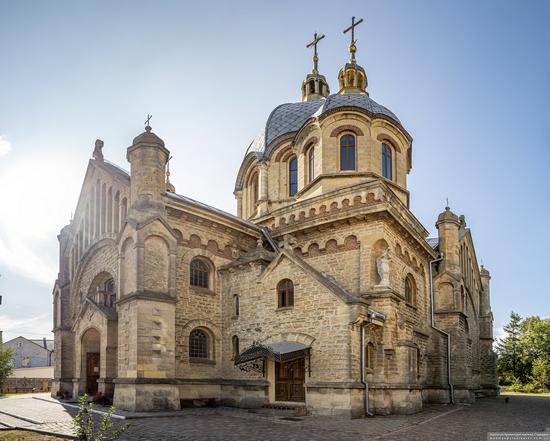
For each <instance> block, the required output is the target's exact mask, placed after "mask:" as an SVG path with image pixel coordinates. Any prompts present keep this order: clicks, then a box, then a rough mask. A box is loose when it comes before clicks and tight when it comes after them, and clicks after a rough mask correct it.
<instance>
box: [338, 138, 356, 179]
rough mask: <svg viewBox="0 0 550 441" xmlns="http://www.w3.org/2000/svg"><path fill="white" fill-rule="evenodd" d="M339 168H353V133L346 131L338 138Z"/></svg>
mask: <svg viewBox="0 0 550 441" xmlns="http://www.w3.org/2000/svg"><path fill="white" fill-rule="evenodd" d="M340 170H341V171H347V170H355V135H352V134H349V133H348V134H345V135H342V137H341V138H340Z"/></svg>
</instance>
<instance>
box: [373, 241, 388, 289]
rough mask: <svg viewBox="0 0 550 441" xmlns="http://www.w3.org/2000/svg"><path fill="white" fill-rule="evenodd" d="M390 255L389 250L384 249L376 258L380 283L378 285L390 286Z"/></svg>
mask: <svg viewBox="0 0 550 441" xmlns="http://www.w3.org/2000/svg"><path fill="white" fill-rule="evenodd" d="M390 260H391V259H390V255H389V252H388V250H387V249H386V250H384V251H382V254H380V256H378V257H377V258H376V270H377V271H378V277H380V283H378V285H376V286H390Z"/></svg>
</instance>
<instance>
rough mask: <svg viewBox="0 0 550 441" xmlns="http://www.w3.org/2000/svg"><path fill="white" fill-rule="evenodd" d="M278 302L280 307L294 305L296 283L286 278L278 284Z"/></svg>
mask: <svg viewBox="0 0 550 441" xmlns="http://www.w3.org/2000/svg"><path fill="white" fill-rule="evenodd" d="M277 303H278V307H279V308H287V307H290V306H294V283H292V280H290V279H284V280H281V281H280V282H279V284H278V285H277Z"/></svg>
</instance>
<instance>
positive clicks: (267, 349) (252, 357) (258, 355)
mask: <svg viewBox="0 0 550 441" xmlns="http://www.w3.org/2000/svg"><path fill="white" fill-rule="evenodd" d="M310 350H311V348H310V347H308V346H306V345H304V344H302V343H297V342H289V341H284V342H278V343H269V344H263V343H258V342H254V343H253V344H252V346H249V347H248V348H247V349H245V350H244V351H243V352H241V353H240V354H239V355H237V356H236V357H235V365H236V366H239V368H241V369H242V370H245V371H250V370H258V371H260V369H259V360H262V361H263V360H265V359H271V360H274V361H277V362H279V363H281V362H282V363H288V362H290V361H293V360H298V359H300V358H306V357H307V358H308V359H309V352H310ZM251 366H253V368H251ZM261 371H262V372H263V363H262V369H261Z"/></svg>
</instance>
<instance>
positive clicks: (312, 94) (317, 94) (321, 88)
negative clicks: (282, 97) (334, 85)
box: [302, 33, 330, 101]
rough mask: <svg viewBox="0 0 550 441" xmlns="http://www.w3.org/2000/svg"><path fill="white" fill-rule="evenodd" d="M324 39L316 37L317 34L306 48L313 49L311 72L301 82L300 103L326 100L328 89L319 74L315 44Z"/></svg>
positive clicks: (323, 78) (324, 79)
mask: <svg viewBox="0 0 550 441" xmlns="http://www.w3.org/2000/svg"><path fill="white" fill-rule="evenodd" d="M323 38H325V36H324V35H321V36H318V35H317V33H315V34H314V36H313V41H312V42H311V43H309V44H308V45H307V46H306V47H307V48H310V47H313V48H314V50H313V70H312V71H311V73H310V74H308V75H307V76H306V79H305V80H304V81H303V82H302V101H311V100H318V99H321V98H326V97H327V96H328V95H329V93H330V89H329V87H328V83H327V80H326V78H325V77H324V76H323V75H320V74H319V69H318V68H319V66H318V63H319V57H318V56H317V43H319V41H321V40H322V39H323Z"/></svg>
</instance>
